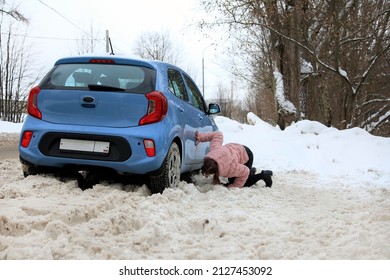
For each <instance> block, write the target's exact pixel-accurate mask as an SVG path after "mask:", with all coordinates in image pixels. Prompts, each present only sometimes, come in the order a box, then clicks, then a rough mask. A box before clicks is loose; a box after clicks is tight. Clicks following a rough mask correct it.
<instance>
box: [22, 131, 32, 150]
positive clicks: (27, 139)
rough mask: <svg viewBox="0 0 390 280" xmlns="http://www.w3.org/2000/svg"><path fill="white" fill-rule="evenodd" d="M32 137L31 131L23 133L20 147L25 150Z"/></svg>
mask: <svg viewBox="0 0 390 280" xmlns="http://www.w3.org/2000/svg"><path fill="white" fill-rule="evenodd" d="M32 136H33V132H32V131H25V132H23V135H22V141H21V145H22V147H23V148H27V147H28V145H30V141H31V138H32Z"/></svg>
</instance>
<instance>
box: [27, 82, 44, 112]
mask: <svg viewBox="0 0 390 280" xmlns="http://www.w3.org/2000/svg"><path fill="white" fill-rule="evenodd" d="M40 91H41V89H40V88H39V87H33V88H32V89H31V90H30V94H29V96H28V103H27V112H28V114H29V115H31V116H33V117H36V118H38V119H42V114H41V111H39V109H38V94H39V92H40Z"/></svg>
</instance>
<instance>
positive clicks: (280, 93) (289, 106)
mask: <svg viewBox="0 0 390 280" xmlns="http://www.w3.org/2000/svg"><path fill="white" fill-rule="evenodd" d="M274 78H275V83H276V98H277V99H278V104H279V105H280V107H281V108H282V109H283V110H285V111H286V112H289V113H292V114H295V113H296V111H297V109H296V108H295V106H294V104H293V103H292V102H291V101H289V100H287V99H286V98H285V96H284V85H283V75H282V73H280V72H278V71H274Z"/></svg>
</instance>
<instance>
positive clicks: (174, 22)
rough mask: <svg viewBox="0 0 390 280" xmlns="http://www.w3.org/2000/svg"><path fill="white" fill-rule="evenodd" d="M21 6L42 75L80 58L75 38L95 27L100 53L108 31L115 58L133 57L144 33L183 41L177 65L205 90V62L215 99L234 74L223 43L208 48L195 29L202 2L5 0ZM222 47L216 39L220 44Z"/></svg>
mask: <svg viewBox="0 0 390 280" xmlns="http://www.w3.org/2000/svg"><path fill="white" fill-rule="evenodd" d="M7 2H8V3H9V4H11V3H15V4H18V3H19V10H20V11H21V12H22V13H23V14H24V15H25V16H26V17H27V18H28V19H29V21H30V23H29V25H28V40H29V41H30V42H32V53H33V57H34V60H36V61H38V62H39V64H42V66H43V67H44V69H45V70H44V72H45V71H47V70H48V69H50V67H51V65H53V63H54V62H55V61H56V60H57V59H58V58H60V57H64V56H69V55H74V54H77V42H76V40H77V39H80V38H81V36H82V35H83V34H84V35H85V34H87V33H88V34H90V28H91V26H93V29H94V32H95V34H97V35H96V39H98V41H97V45H96V46H97V47H96V49H97V50H98V51H99V52H102V53H104V52H105V50H106V44H105V32H106V30H109V35H110V38H111V41H112V44H113V46H114V51H115V53H116V54H120V53H124V54H129V55H132V54H133V47H134V41H135V40H136V38H138V37H139V36H140V34H142V33H143V32H146V31H169V32H170V34H171V35H172V36H174V37H175V38H177V40H178V41H181V44H182V45H183V46H184V48H185V52H186V53H188V56H186V57H187V61H185V62H183V65H179V66H180V67H182V68H183V69H184V70H186V71H189V74H190V75H191V76H193V78H194V79H195V80H196V82H197V84H198V86H199V88H200V89H202V57H204V61H205V92H206V97H207V93H208V94H209V95H212V94H213V93H214V92H216V90H217V88H218V84H219V83H220V82H221V83H223V84H228V85H229V84H230V79H231V75H230V74H229V73H227V72H226V71H224V70H223V68H224V67H223V65H221V63H222V62H221V61H222V60H223V58H222V48H223V44H220V45H217V44H216V45H213V46H210V44H212V43H216V42H215V38H214V39H213V40H212V39H208V38H206V37H205V36H204V34H202V33H201V31H200V30H199V29H198V28H197V27H196V22H197V20H198V19H200V18H202V17H204V16H205V14H204V13H203V11H202V10H201V9H200V7H199V4H198V3H199V0H165V1H161V0H142V1H135V0H109V1H104V0H66V1H63V0H7ZM217 42H218V39H217Z"/></svg>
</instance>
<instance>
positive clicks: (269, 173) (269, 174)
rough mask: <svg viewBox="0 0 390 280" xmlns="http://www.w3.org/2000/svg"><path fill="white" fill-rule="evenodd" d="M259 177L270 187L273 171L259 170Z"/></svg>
mask: <svg viewBox="0 0 390 280" xmlns="http://www.w3.org/2000/svg"><path fill="white" fill-rule="evenodd" d="M260 174H261V177H262V178H261V179H263V180H264V182H265V186H266V187H268V188H270V187H271V186H272V178H271V177H272V175H273V172H272V171H271V170H263V171H261V173H260Z"/></svg>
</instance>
